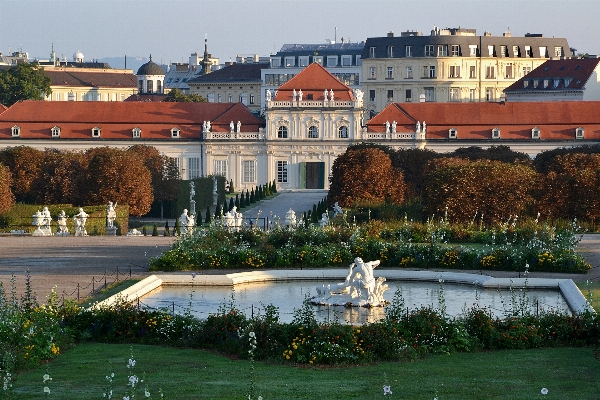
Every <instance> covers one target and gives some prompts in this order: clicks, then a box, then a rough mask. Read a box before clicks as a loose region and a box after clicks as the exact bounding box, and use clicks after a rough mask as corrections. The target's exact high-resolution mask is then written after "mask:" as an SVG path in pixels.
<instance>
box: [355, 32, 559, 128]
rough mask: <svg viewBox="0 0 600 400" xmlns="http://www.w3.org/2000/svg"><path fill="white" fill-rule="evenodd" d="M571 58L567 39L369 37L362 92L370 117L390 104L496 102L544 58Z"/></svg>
mask: <svg viewBox="0 0 600 400" xmlns="http://www.w3.org/2000/svg"><path fill="white" fill-rule="evenodd" d="M565 56H571V50H570V48H569V45H568V43H567V40H566V39H562V38H545V37H543V35H541V34H526V35H525V36H524V37H513V36H512V35H511V34H510V32H505V33H504V34H503V36H492V35H491V34H490V33H488V32H485V33H484V34H483V36H477V35H476V31H475V29H465V28H452V29H449V28H448V29H438V28H436V27H434V29H433V30H432V31H431V35H430V36H423V35H422V34H421V33H420V32H416V31H407V32H402V33H401V35H400V36H399V37H396V36H394V33H393V32H390V33H389V34H388V35H387V36H386V37H376V38H368V39H367V41H366V43H365V46H364V50H363V53H362V75H363V80H362V88H363V91H364V92H365V96H366V98H365V105H366V108H367V110H368V112H369V116H371V117H372V116H374V115H375V114H376V113H377V112H379V111H381V110H383V109H384V108H385V107H386V105H387V104H389V103H391V102H418V101H426V102H441V103H443V102H480V101H499V100H500V97H501V95H502V91H503V90H504V89H505V88H507V87H508V86H510V85H511V84H512V83H514V82H515V80H517V79H519V78H521V77H523V76H525V75H527V74H528V73H529V72H531V71H532V70H534V69H535V68H536V67H537V66H539V65H540V64H542V63H544V62H545V61H546V60H547V59H548V58H561V57H565Z"/></svg>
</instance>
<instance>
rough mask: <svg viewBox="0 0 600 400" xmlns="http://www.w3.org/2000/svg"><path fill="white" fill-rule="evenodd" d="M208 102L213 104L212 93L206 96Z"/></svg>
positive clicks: (213, 96) (213, 95)
mask: <svg viewBox="0 0 600 400" xmlns="http://www.w3.org/2000/svg"><path fill="white" fill-rule="evenodd" d="M208 102H209V103H214V102H215V94H214V93H209V94H208Z"/></svg>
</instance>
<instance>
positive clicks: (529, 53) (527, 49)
mask: <svg viewBox="0 0 600 400" xmlns="http://www.w3.org/2000/svg"><path fill="white" fill-rule="evenodd" d="M525 57H527V58H531V57H533V51H532V50H531V46H525Z"/></svg>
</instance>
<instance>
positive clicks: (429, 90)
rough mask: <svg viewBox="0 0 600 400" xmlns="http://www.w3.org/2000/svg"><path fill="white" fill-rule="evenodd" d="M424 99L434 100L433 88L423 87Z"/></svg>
mask: <svg viewBox="0 0 600 400" xmlns="http://www.w3.org/2000/svg"><path fill="white" fill-rule="evenodd" d="M423 91H424V94H425V101H435V88H427V87H426V88H424V89H423Z"/></svg>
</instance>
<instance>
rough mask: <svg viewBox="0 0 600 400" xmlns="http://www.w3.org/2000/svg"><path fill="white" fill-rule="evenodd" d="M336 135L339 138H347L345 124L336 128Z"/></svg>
mask: <svg viewBox="0 0 600 400" xmlns="http://www.w3.org/2000/svg"><path fill="white" fill-rule="evenodd" d="M338 137H339V138H340V139H348V127H347V126H340V128H339V129H338Z"/></svg>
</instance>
